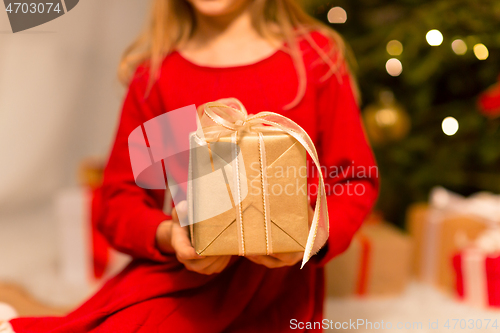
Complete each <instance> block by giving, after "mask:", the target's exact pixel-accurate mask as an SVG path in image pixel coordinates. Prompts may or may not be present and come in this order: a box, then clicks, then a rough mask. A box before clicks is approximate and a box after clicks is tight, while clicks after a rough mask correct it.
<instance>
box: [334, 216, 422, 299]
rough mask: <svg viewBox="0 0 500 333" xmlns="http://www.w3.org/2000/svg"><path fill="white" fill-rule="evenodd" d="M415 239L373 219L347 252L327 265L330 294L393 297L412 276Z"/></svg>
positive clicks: (360, 232) (366, 223)
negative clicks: (412, 239) (413, 242)
mask: <svg viewBox="0 0 500 333" xmlns="http://www.w3.org/2000/svg"><path fill="white" fill-rule="evenodd" d="M412 247H413V246H412V241H411V238H410V237H409V236H408V235H406V234H405V233H403V232H402V231H401V230H399V229H398V228H396V227H394V226H392V225H391V224H389V223H386V222H382V221H381V219H380V218H379V217H376V216H372V217H370V218H369V219H368V220H367V221H366V222H365V223H364V224H363V226H362V227H361V229H360V230H359V231H358V233H357V234H356V236H354V239H353V241H352V243H351V245H350V246H349V248H348V249H347V251H346V252H344V253H343V254H341V255H340V256H338V257H336V258H334V259H333V260H332V261H331V262H329V263H328V264H327V265H326V279H327V294H328V296H333V297H345V296H354V295H358V296H365V295H366V296H393V295H397V294H399V293H401V292H402V291H403V290H404V289H405V287H406V285H407V283H408V281H409V279H410V276H411V258H412Z"/></svg>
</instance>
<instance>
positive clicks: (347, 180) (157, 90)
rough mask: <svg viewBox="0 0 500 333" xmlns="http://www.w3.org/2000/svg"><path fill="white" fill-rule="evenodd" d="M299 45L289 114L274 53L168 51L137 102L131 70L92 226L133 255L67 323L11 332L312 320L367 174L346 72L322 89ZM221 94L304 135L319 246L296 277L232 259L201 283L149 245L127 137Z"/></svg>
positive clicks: (365, 203)
mask: <svg viewBox="0 0 500 333" xmlns="http://www.w3.org/2000/svg"><path fill="white" fill-rule="evenodd" d="M313 37H314V39H315V40H316V41H317V43H318V44H319V45H320V46H323V47H325V46H326V45H327V42H328V41H327V39H326V38H325V37H324V36H322V35H320V34H318V33H314V34H313ZM301 47H302V51H303V54H304V59H305V63H306V69H307V89H306V92H305V96H304V98H303V99H302V101H301V102H300V104H298V105H297V106H296V107H294V108H293V109H290V110H283V106H285V105H286V104H288V103H289V102H290V101H292V100H293V99H294V97H295V95H296V93H297V87H298V79H297V75H296V71H295V68H294V65H293V62H292V58H291V57H290V56H289V55H288V54H287V53H285V52H284V51H281V50H280V51H277V52H276V53H274V54H273V55H271V56H270V57H268V58H266V59H264V60H261V61H259V62H257V63H254V64H250V65H244V66H233V67H226V68H212V67H206V66H199V65H196V64H193V63H192V62H190V61H188V60H187V59H185V58H183V57H182V56H181V55H180V54H179V53H177V52H173V53H171V54H170V55H168V56H167V57H166V58H165V61H164V63H163V66H162V68H161V76H160V78H159V80H158V81H157V83H156V84H155V85H154V86H153V88H152V90H151V92H150V94H149V95H148V96H147V97H146V95H145V90H146V88H147V84H148V76H147V74H144V73H145V71H143V70H141V69H139V70H138V71H137V73H136V75H135V77H134V79H133V81H132V82H131V84H130V88H129V91H128V94H127V97H126V99H125V102H124V105H123V111H122V114H121V119H120V125H119V128H118V132H117V134H116V141H115V143H114V146H113V149H112V152H111V156H110V159H109V162H108V165H107V168H106V170H105V175H104V186H103V189H102V197H103V200H104V201H103V207H104V208H103V211H102V215H101V219H100V228H101V230H102V232H103V233H104V235H105V236H106V237H107V239H108V240H109V242H110V243H111V244H112V245H113V246H114V247H115V248H117V249H118V250H120V251H122V252H125V253H128V254H130V255H132V256H133V257H134V258H135V259H134V260H133V261H132V263H131V264H130V265H129V266H128V267H126V268H125V269H124V270H123V271H122V272H121V273H120V274H118V275H117V276H116V277H114V278H112V279H111V280H109V281H108V282H107V283H106V284H105V285H104V286H103V287H102V289H101V290H100V291H98V292H97V293H96V294H95V295H94V296H93V297H92V298H90V299H89V300H88V301H87V302H85V303H84V304H83V305H82V306H80V307H79V308H78V309H76V310H75V311H73V312H71V313H70V314H68V315H67V316H65V317H44V318H18V319H14V320H12V321H11V324H12V326H13V327H14V330H15V331H16V332H17V333H25V332H53V333H55V332H75V333H76V332H119V333H127V332H148V333H149V332H196V333H198V332H205V333H211V332H214V333H215V332H283V331H289V330H290V321H291V320H292V319H296V320H297V322H310V321H321V320H322V318H323V301H324V273H323V268H322V266H323V265H325V264H326V263H327V262H328V261H329V260H330V259H332V258H333V257H334V256H336V255H338V254H339V253H341V252H343V251H344V250H345V249H346V248H347V246H348V245H349V243H350V241H351V239H352V237H353V234H354V233H355V232H356V230H357V229H358V228H359V226H360V225H361V223H362V221H363V219H364V218H365V217H366V215H367V214H368V212H369V211H370V209H371V208H372V205H373V204H374V202H375V200H376V197H377V193H378V180H377V176H378V175H377V174H376V171H375V161H374V158H373V154H372V152H371V150H370V147H369V145H368V144H367V141H366V138H365V135H364V132H363V128H362V125H361V120H360V112H359V109H358V107H357V106H356V103H355V100H354V97H353V92H352V90H351V85H350V81H349V78H348V76H347V75H341V76H340V77H338V76H335V75H333V76H331V77H329V78H328V79H327V80H323V81H322V80H321V77H322V76H323V75H324V74H326V72H327V70H328V67H327V65H325V64H324V63H321V62H318V61H317V60H318V55H317V53H316V51H314V49H313V48H312V47H311V46H310V45H309V44H308V43H306V42H302V43H301ZM226 97H236V98H238V99H239V100H241V101H242V102H243V104H244V105H245V106H246V108H247V110H248V112H249V113H257V112H260V111H274V112H278V113H281V114H283V115H285V116H287V117H289V118H291V119H292V120H294V121H295V122H297V123H298V124H299V125H301V126H302V127H303V128H304V129H305V130H306V131H307V132H308V133H309V135H310V136H311V138H312V139H313V141H314V142H315V144H316V146H317V149H318V153H319V157H320V162H321V164H322V165H324V166H327V168H328V169H327V170H328V174H327V177H326V184H327V192H328V194H329V195H328V208H329V215H330V238H329V241H328V243H327V245H326V247H325V248H323V249H322V251H320V253H319V254H318V255H316V256H314V257H313V258H312V259H311V261H309V263H307V265H306V266H305V267H304V269H302V270H301V269H299V266H300V265H299V264H297V265H295V266H293V267H285V268H277V269H268V268H266V267H264V266H261V265H257V264H254V263H252V262H251V261H249V260H247V259H246V258H244V257H236V256H235V257H233V258H232V260H231V262H230V264H229V265H228V267H227V268H226V269H225V270H224V271H223V272H221V273H220V274H214V275H210V276H206V275H201V274H197V273H194V272H190V271H188V270H186V269H185V268H184V266H183V265H182V264H180V263H179V262H178V261H177V260H176V258H175V256H174V255H164V254H162V253H160V252H159V251H158V249H157V248H156V246H155V233H156V228H157V227H158V224H159V223H160V222H162V221H164V220H166V219H168V218H169V217H168V216H166V215H165V214H164V213H163V212H162V205H163V199H164V192H163V191H159V190H144V189H141V188H139V187H138V186H136V185H135V183H134V179H133V174H132V170H131V165H130V160H129V153H128V145H127V139H128V136H129V134H130V133H131V132H132V130H134V129H135V128H136V127H137V126H139V125H141V124H142V123H144V122H145V121H147V120H149V119H151V118H154V117H156V116H158V115H160V114H162V113H164V112H168V111H169V110H175V109H178V108H180V107H183V106H186V105H190V104H196V105H201V104H203V103H206V102H209V101H214V100H217V99H220V98H226ZM362 170H365V172H364V173H363V172H361V171H362ZM353 171H355V172H353ZM311 181H314V180H313V179H311ZM335 185H336V186H335ZM356 185H358V186H357V187H356V188H355V186H356ZM355 189H356V192H357V194H356V193H354V192H355V191H354V190H355ZM311 202H314V201H311ZM294 331H299V332H300V331H307V330H305V329H304V330H300V329H296V330H294Z"/></svg>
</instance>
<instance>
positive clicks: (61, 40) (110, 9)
mask: <svg viewBox="0 0 500 333" xmlns="http://www.w3.org/2000/svg"><path fill="white" fill-rule="evenodd" d="M0 7H2V10H0V213H2V212H9V213H12V212H15V211H20V210H25V209H27V208H28V207H29V206H31V205H38V204H40V203H49V202H50V201H51V198H52V197H53V195H54V193H55V192H56V191H57V190H58V189H60V188H62V187H65V186H68V185H70V184H74V183H76V170H77V167H78V163H79V161H80V160H81V159H82V158H84V157H86V156H89V155H107V154H108V151H109V147H110V144H111V141H112V138H113V135H114V131H115V127H116V122H117V116H118V112H119V109H120V105H121V102H122V96H123V93H124V89H123V88H122V87H121V85H120V84H119V82H118V80H117V77H116V68H117V65H118V61H119V58H120V56H121V54H122V52H123V50H124V49H125V47H126V46H127V45H128V43H130V42H131V41H132V39H133V38H134V37H135V36H136V35H137V33H138V32H139V31H140V29H141V28H142V26H143V24H144V20H145V18H146V17H147V11H148V9H149V1H145V0H82V1H80V3H79V4H78V5H77V6H76V7H75V8H74V9H73V10H72V11H70V12H68V13H67V14H65V15H63V16H62V17H60V18H58V19H56V20H54V21H52V22H48V23H46V24H44V25H41V26H39V27H36V28H33V29H30V30H27V31H25V32H20V33H16V34H12V32H11V30H10V25H9V22H8V18H7V14H6V12H5V11H4V10H3V5H0Z"/></svg>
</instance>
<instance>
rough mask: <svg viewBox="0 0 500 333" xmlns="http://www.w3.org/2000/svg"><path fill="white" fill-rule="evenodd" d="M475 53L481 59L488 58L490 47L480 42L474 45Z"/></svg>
mask: <svg viewBox="0 0 500 333" xmlns="http://www.w3.org/2000/svg"><path fill="white" fill-rule="evenodd" d="M474 55H475V56H476V58H478V59H479V60H486V59H488V57H489V55H490V52H489V51H488V48H487V47H486V46H485V45H484V44H481V43H479V44H476V45H474Z"/></svg>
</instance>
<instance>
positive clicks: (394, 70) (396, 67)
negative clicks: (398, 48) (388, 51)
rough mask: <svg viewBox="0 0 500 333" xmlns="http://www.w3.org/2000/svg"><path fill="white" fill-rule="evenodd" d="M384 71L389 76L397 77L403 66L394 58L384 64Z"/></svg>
mask: <svg viewBox="0 0 500 333" xmlns="http://www.w3.org/2000/svg"><path fill="white" fill-rule="evenodd" d="M385 69H386V70H387V73H389V75H391V76H399V75H401V73H402V72H403V64H402V63H401V61H399V60H398V59H396V58H391V59H389V60H387V62H386V63H385Z"/></svg>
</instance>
